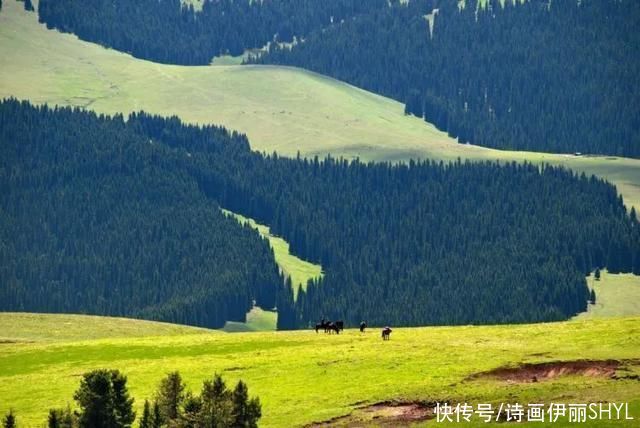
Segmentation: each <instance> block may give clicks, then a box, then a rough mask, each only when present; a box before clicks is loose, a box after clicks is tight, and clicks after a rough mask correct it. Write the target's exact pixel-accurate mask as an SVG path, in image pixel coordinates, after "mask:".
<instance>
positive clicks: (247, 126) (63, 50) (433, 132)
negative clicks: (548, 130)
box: [0, 2, 640, 207]
mask: <svg viewBox="0 0 640 428" xmlns="http://www.w3.org/2000/svg"><path fill="white" fill-rule="evenodd" d="M0 58H1V59H0V61H1V64H2V67H0V96H1V97H8V96H14V97H17V98H21V99H29V100H31V101H32V102H34V103H49V104H59V105H71V106H81V107H86V108H90V109H93V110H95V111H98V112H101V113H116V112H122V113H128V112H131V111H138V110H141V109H144V110H145V111H148V112H151V113H157V114H162V115H173V114H176V115H178V116H179V117H180V118H181V119H182V120H184V121H187V122H191V123H201V124H205V123H206V124H211V123H215V124H221V125H224V126H226V127H228V128H231V129H235V130H239V131H241V132H243V133H246V134H247V135H248V137H249V139H250V141H251V145H252V148H253V149H255V150H258V151H266V152H272V151H277V152H278V153H280V154H283V155H289V156H295V155H296V153H298V152H299V153H300V154H301V155H303V156H314V155H320V156H322V155H324V154H326V153H331V154H332V155H334V156H344V157H347V158H354V157H359V158H361V159H363V160H387V161H397V160H407V159H410V158H432V159H443V160H452V159H456V158H458V157H460V158H462V159H472V160H489V159H498V160H501V161H511V160H515V161H524V160H528V161H532V162H547V163H551V164H555V165H565V166H567V167H570V168H572V169H574V170H576V171H579V172H585V173H587V174H596V175H598V176H601V177H604V178H607V179H608V180H610V181H611V182H612V183H614V184H615V185H616V186H617V187H618V190H619V191H620V192H621V193H622V194H623V195H624V198H625V201H626V203H627V205H629V206H631V205H633V206H636V207H640V160H634V159H626V158H619V157H580V156H573V155H554V154H545V153H534V152H510V151H499V150H490V149H485V148H481V147H476V146H472V145H461V144H457V143H456V142H455V140H453V139H451V138H449V137H448V136H447V135H446V134H445V133H443V132H440V131H438V130H437V129H436V128H435V127H433V126H432V125H430V124H428V123H425V122H424V121H423V120H421V119H418V118H416V117H411V116H406V115H405V114H404V107H403V105H402V104H401V103H399V102H396V101H393V100H390V99H388V98H384V97H381V96H378V95H375V94H372V93H370V92H366V91H363V90H360V89H358V88H355V87H353V86H350V85H347V84H344V83H342V82H339V81H337V80H334V79H330V78H327V77H323V76H320V75H317V74H314V73H311V72H306V71H303V70H300V69H295V68H288V67H277V66H217V67H208V66H201V67H184V66H170V65H160V64H155V63H152V62H148V61H143V60H139V59H134V58H132V57H130V56H128V55H125V54H122V53H119V52H116V51H113V50H109V49H104V48H102V47H100V46H98V45H94V44H91V43H86V42H82V41H80V40H78V39H77V38H76V37H75V36H72V35H69V34H61V33H58V32H56V31H51V30H47V29H46V27H45V26H44V25H40V24H38V22H37V15H36V14H35V13H29V12H25V11H24V10H23V8H22V5H21V4H20V3H16V2H5V3H4V5H3V9H2V11H1V12H0Z"/></svg>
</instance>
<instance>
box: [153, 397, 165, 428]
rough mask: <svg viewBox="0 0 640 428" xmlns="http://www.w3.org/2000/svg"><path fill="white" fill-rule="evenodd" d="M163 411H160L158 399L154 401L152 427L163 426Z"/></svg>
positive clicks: (158, 427) (159, 427)
mask: <svg viewBox="0 0 640 428" xmlns="http://www.w3.org/2000/svg"><path fill="white" fill-rule="evenodd" d="M162 422H163V421H162V413H160V406H159V405H158V402H157V401H154V402H153V417H152V418H151V428H161V427H162Z"/></svg>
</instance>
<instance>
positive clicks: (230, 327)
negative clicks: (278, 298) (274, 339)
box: [222, 306, 278, 333]
mask: <svg viewBox="0 0 640 428" xmlns="http://www.w3.org/2000/svg"><path fill="white" fill-rule="evenodd" d="M277 323H278V313H277V312H274V311H265V310H263V309H262V308H259V307H257V306H256V307H254V308H253V309H251V310H250V311H249V312H247V322H236V321H227V323H226V324H225V325H224V328H223V329H222V330H224V331H226V332H227V333H239V332H247V331H275V330H276V327H277Z"/></svg>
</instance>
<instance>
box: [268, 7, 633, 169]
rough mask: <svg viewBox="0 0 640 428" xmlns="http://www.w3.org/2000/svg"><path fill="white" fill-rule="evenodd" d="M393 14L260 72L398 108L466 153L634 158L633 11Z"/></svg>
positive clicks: (310, 41) (360, 23)
mask: <svg viewBox="0 0 640 428" xmlns="http://www.w3.org/2000/svg"><path fill="white" fill-rule="evenodd" d="M391 3H392V4H393V7H389V8H378V9H373V10H372V11H371V12H370V13H369V14H366V15H358V16H357V17H355V18H354V19H352V20H348V21H347V22H345V23H344V24H343V25H339V26H334V27H331V28H327V29H326V30H323V31H315V32H313V33H312V34H311V35H309V36H308V37H307V38H306V39H305V41H304V43H299V44H297V45H295V46H293V47H282V48H278V46H272V48H271V50H270V53H269V54H268V55H267V56H265V57H262V58H260V59H258V60H257V62H260V63H266V64H284V65H294V66H298V67H304V68H307V69H309V70H313V71H316V72H319V73H322V74H326V75H329V76H332V77H335V78H337V79H340V80H344V81H346V82H349V83H351V84H354V85H356V86H359V87H362V88H365V89H367V90H370V91H373V92H377V93H380V94H382V95H385V96H389V97H391V98H394V99H396V100H399V101H402V102H404V103H405V104H406V112H407V113H410V114H414V115H417V116H418V117H424V118H425V120H427V121H429V122H431V123H434V124H435V125H436V126H437V127H438V128H439V129H442V130H444V131H446V132H448V134H449V135H450V136H451V137H453V138H458V139H459V140H460V142H463V143H464V142H471V143H472V144H477V145H482V146H487V147H495V148H500V149H508V150H532V151H545V152H561V153H574V152H582V153H591V154H608V155H618V156H630V157H636V158H637V157H640V110H639V109H638V108H637V106H638V105H640V79H638V76H640V32H639V31H638V23H639V22H640V3H638V2H637V1H635V0H620V1H618V0H583V1H580V2H579V1H577V0H573V1H572V0H566V1H565V0H563V1H549V0H529V1H525V2H518V3H519V4H518V5H517V6H516V5H514V2H512V0H507V1H504V0H500V1H499V0H492V1H477V0H467V1H466V2H465V7H464V8H462V9H460V8H459V3H460V2H459V1H458V0H441V1H440V0H411V1H409V2H399V1H394V2H391ZM520 3H521V4H520ZM479 4H484V7H481V6H480V5H479ZM501 4H504V7H503V6H501ZM430 23H431V27H430Z"/></svg>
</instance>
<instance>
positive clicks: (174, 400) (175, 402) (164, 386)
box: [156, 372, 185, 421]
mask: <svg viewBox="0 0 640 428" xmlns="http://www.w3.org/2000/svg"><path fill="white" fill-rule="evenodd" d="M184 398H185V385H184V383H183V382H182V377H181V376H180V373H179V372H172V373H169V374H168V375H167V376H166V377H165V378H164V379H162V381H161V382H160V387H159V388H158V396H157V397H156V402H157V403H158V406H159V407H160V414H161V415H162V420H165V421H166V420H174V419H178V417H179V416H180V409H181V407H182V402H183V401H184Z"/></svg>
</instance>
